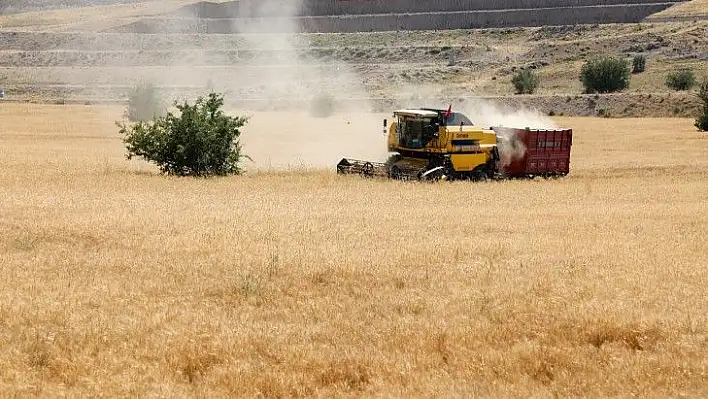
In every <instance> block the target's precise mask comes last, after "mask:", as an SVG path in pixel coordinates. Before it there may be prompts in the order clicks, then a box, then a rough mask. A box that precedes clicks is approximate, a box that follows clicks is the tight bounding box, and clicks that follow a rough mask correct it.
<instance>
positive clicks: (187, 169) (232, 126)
mask: <svg viewBox="0 0 708 399" xmlns="http://www.w3.org/2000/svg"><path fill="white" fill-rule="evenodd" d="M223 104H224V99H223V96H221V95H219V94H216V93H210V94H209V97H208V98H207V99H206V100H205V99H204V98H203V97H199V98H198V99H197V101H196V103H195V104H194V105H190V104H189V103H187V102H184V103H183V104H178V103H177V102H175V103H174V105H175V106H176V107H177V109H178V110H179V111H180V113H181V114H180V116H175V115H173V114H172V113H171V112H168V113H167V114H166V115H165V116H164V117H155V118H154V119H153V120H152V121H138V122H137V123H135V124H133V125H132V126H127V125H126V124H124V123H117V124H118V126H119V127H120V133H121V134H123V135H125V137H124V138H123V142H124V143H125V145H126V148H127V150H128V156H127V158H128V159H131V158H133V157H142V158H144V159H146V160H147V161H149V162H153V163H155V164H157V165H158V166H159V167H160V170H161V171H162V172H163V173H167V174H173V175H178V176H188V175H191V176H208V175H226V174H239V173H240V172H241V169H240V168H239V166H238V163H239V162H240V161H241V158H242V157H247V156H246V155H243V154H242V153H241V146H240V143H239V142H238V140H237V138H238V137H239V136H240V134H241V132H240V130H239V128H240V127H242V126H243V125H245V124H246V122H247V119H246V118H244V117H231V116H228V115H225V114H224V112H223V111H222V110H220V108H221V107H222V106H223ZM247 158H248V157H247Z"/></svg>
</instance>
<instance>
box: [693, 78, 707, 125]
mask: <svg viewBox="0 0 708 399" xmlns="http://www.w3.org/2000/svg"><path fill="white" fill-rule="evenodd" d="M698 98H699V99H700V100H701V101H702V102H703V110H702V113H701V115H699V116H698V118H696V124H695V126H696V128H697V129H698V131H700V132H708V79H706V80H704V81H703V83H701V86H700V88H699V89H698Z"/></svg>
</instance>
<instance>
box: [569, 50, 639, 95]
mask: <svg viewBox="0 0 708 399" xmlns="http://www.w3.org/2000/svg"><path fill="white" fill-rule="evenodd" d="M629 76H630V74H629V63H628V62H627V60H625V59H622V58H613V57H603V58H595V59H591V60H588V61H586V62H585V64H584V65H583V67H582V69H581V71H580V79H581V81H582V82H583V86H584V87H585V92H586V93H611V92H616V91H622V90H624V89H626V88H628V87H629Z"/></svg>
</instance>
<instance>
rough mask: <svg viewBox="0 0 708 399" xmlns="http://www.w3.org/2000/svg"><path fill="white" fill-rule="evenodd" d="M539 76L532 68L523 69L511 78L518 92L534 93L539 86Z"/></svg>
mask: <svg viewBox="0 0 708 399" xmlns="http://www.w3.org/2000/svg"><path fill="white" fill-rule="evenodd" d="M538 82H539V79H538V76H536V74H535V73H534V72H533V71H532V70H530V69H522V70H520V71H519V72H517V73H516V74H515V75H514V77H512V78H511V83H512V84H513V85H514V88H515V89H516V94H532V93H533V92H534V91H536V87H538Z"/></svg>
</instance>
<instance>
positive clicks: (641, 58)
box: [632, 54, 647, 73]
mask: <svg viewBox="0 0 708 399" xmlns="http://www.w3.org/2000/svg"><path fill="white" fill-rule="evenodd" d="M646 65H647V57H646V56H645V55H643V54H637V55H635V56H634V58H633V59H632V73H642V72H644V70H645V69H646Z"/></svg>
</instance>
